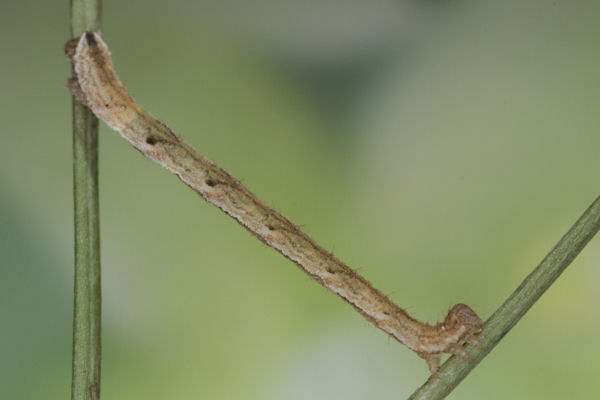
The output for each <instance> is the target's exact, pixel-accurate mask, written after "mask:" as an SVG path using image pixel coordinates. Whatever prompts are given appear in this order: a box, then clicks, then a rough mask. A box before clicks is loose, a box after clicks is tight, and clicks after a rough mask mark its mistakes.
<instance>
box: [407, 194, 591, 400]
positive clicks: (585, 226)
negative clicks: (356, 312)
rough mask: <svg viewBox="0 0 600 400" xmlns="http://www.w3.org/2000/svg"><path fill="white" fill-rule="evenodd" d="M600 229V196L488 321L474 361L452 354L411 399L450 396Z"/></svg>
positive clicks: (431, 398) (475, 352)
mask: <svg viewBox="0 0 600 400" xmlns="http://www.w3.org/2000/svg"><path fill="white" fill-rule="evenodd" d="M599 229H600V197H598V198H597V199H596V200H595V201H594V202H593V203H592V205H591V206H590V207H589V208H588V209H587V210H586V211H585V212H584V213H583V215H582V216H581V217H580V218H579V219H578V220H577V222H575V224H574V225H573V226H572V227H571V229H569V231H568V232H567V233H566V234H565V235H564V236H563V237H562V239H561V240H560V241H559V242H558V243H557V244H556V245H555V246H554V248H553V249H552V250H551V251H550V252H549V253H548V255H546V257H544V259H543V260H542V261H541V262H540V264H539V265H538V266H537V267H536V268H535V269H534V270H533V271H532V272H531V273H530V274H529V276H527V278H525V280H524V281H523V282H522V283H521V285H519V287H518V288H517V289H516V290H515V291H514V292H513V293H512V294H511V295H510V296H509V297H508V299H506V301H505V302H504V304H502V305H501V306H500V308H498V310H496V312H495V313H494V314H493V315H492V316H491V317H490V318H489V319H488V320H487V321H486V322H485V325H484V330H483V333H482V334H481V335H480V336H479V337H478V339H479V341H480V342H481V344H482V345H483V347H482V348H473V347H471V348H470V351H469V352H468V353H469V355H470V357H471V361H465V360H463V359H461V358H458V357H450V359H449V360H448V361H447V362H445V363H444V365H442V367H441V368H440V370H439V376H440V379H432V378H430V379H429V380H428V381H427V382H425V384H423V386H421V387H420V388H419V389H418V390H417V391H416V392H415V393H413V395H412V396H411V397H410V398H409V400H425V399H427V400H436V399H443V398H444V397H446V396H447V395H448V394H449V393H450V392H451V391H452V390H453V389H454V388H455V387H456V386H457V385H458V384H459V383H460V382H461V381H462V380H463V379H464V378H465V377H466V376H467V375H468V374H469V372H471V370H472V369H473V368H475V366H476V365H477V364H478V363H479V362H480V361H481V360H482V359H483V358H484V357H485V356H486V355H487V354H488V353H489V352H490V351H491V350H492V349H493V348H494V346H496V344H498V342H500V340H501V339H502V338H503V337H504V335H506V334H507V333H508V331H509V330H510V329H511V328H512V327H513V326H514V325H515V324H516V323H517V322H518V321H519V320H520V319H521V317H522V316H523V315H524V314H525V313H526V312H527V311H528V310H529V309H530V308H531V306H533V304H535V302H536V301H537V300H538V299H539V298H540V296H541V295H542V294H544V292H545V291H546V290H547V289H548V288H549V287H550V285H552V283H553V282H554V281H555V280H556V279H557V278H558V277H559V276H560V274H561V273H562V272H563V271H564V270H565V268H567V266H569V264H570V263H571V261H573V259H574V258H575V257H576V256H577V255H578V254H579V252H581V250H582V249H583V248H584V247H585V245H586V244H587V243H588V242H589V241H590V240H591V239H592V237H594V235H595V234H596V232H598V230H599Z"/></svg>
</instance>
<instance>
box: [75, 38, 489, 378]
mask: <svg viewBox="0 0 600 400" xmlns="http://www.w3.org/2000/svg"><path fill="white" fill-rule="evenodd" d="M65 52H66V53H67V56H68V57H69V58H70V59H71V62H72V63H73V68H74V71H75V75H76V77H74V78H71V79H70V80H69V81H68V87H69V89H70V91H71V92H72V94H73V95H74V97H75V98H76V99H77V100H78V101H80V102H81V103H83V104H85V105H87V106H88V107H89V108H90V109H91V110H92V112H93V113H94V114H95V115H96V116H97V117H98V118H99V119H101V120H103V121H104V122H105V123H106V124H107V125H108V126H109V127H111V128H112V129H114V130H116V131H118V132H119V133H120V134H121V136H122V137H123V138H124V139H126V140H127V141H128V142H129V143H131V144H132V145H133V146H134V147H135V148H136V149H137V150H139V151H140V152H141V153H142V154H144V155H145V156H146V157H148V158H150V159H151V160H153V161H155V162H156V163H158V164H160V165H161V166H163V167H164V168H166V169H167V170H169V171H171V172H172V173H173V174H175V175H176V176H177V177H178V178H179V179H181V181H183V183H185V184H186V185H187V186H189V187H190V188H191V189H192V190H193V191H195V192H196V193H198V194H199V195H200V196H201V197H202V198H203V199H205V200H206V201H208V202H209V203H211V204H213V205H215V206H216V207H218V208H219V209H221V210H222V211H223V212H225V213H226V214H227V215H229V216H230V217H232V218H233V219H235V220H236V221H237V222H239V223H240V225H242V226H243V227H244V228H246V229H247V230H248V231H250V232H251V233H252V234H253V235H254V236H256V237H257V238H258V239H259V240H260V241H262V242H263V243H265V244H266V245H267V246H270V247H272V248H273V249H275V250H277V251H278V252H280V253H281V254H283V255H284V256H285V257H287V258H289V259H290V260H291V261H293V262H294V263H296V264H297V265H298V267H299V268H300V269H301V270H302V271H304V272H305V273H306V274H307V275H308V276H310V277H311V278H312V279H314V280H315V281H317V282H318V283H319V284H321V285H322V286H324V287H325V288H327V289H328V290H330V291H332V292H333V293H335V294H336V295H338V296H339V297H341V298H342V299H343V300H344V301H346V302H347V303H349V304H350V305H351V306H352V307H354V308H355V309H356V310H357V311H358V312H359V313H360V314H362V315H363V316H364V317H365V318H366V319H367V320H369V321H370V322H372V323H373V324H374V325H375V326H377V327H378V328H379V329H381V330H383V331H384V332H386V333H387V334H388V335H390V336H391V337H393V338H394V339H396V340H397V341H398V342H400V343H402V344H404V345H406V346H407V347H408V348H409V349H411V350H413V351H414V352H416V353H417V354H418V355H419V356H420V357H422V358H423V359H425V361H426V362H427V365H428V367H429V370H430V372H431V373H432V374H433V375H436V376H437V371H438V368H439V365H440V359H441V357H442V355H443V354H444V353H450V354H455V355H457V356H460V357H462V358H465V359H469V356H468V354H467V352H466V351H465V349H464V347H463V345H464V344H465V343H469V344H472V345H476V346H480V343H479V342H478V341H477V339H476V335H477V334H479V333H480V332H481V331H482V330H483V322H482V320H481V319H480V318H479V317H478V316H477V314H476V313H475V312H474V311H473V310H472V309H471V308H470V307H469V306H467V305H465V304H456V305H455V306H453V307H452V308H451V309H450V310H449V311H448V314H447V316H446V317H445V319H444V320H443V321H442V322H440V323H438V324H435V325H430V324H427V323H424V322H421V321H418V320H416V319H415V318H413V317H411V316H410V315H409V314H408V313H407V312H406V311H405V310H404V309H402V308H400V307H399V306H397V305H396V304H395V303H393V302H392V301H391V300H390V299H389V298H388V297H387V296H386V295H384V294H383V293H382V292H380V291H379V290H377V289H376V288H375V287H373V286H372V285H371V283H369V282H368V281H367V280H366V279H365V278H363V277H362V276H360V275H359V274H358V273H357V272H356V271H354V270H353V269H351V268H350V267H349V266H347V265H346V264H344V263H343V262H342V261H340V260H339V259H337V258H336V257H335V256H334V255H333V254H331V253H330V252H328V251H326V250H325V249H324V248H323V247H321V246H319V245H318V244H317V243H316V242H315V241H314V240H313V239H311V238H310V237H309V236H308V235H307V234H305V233H304V232H302V230H301V229H300V228H299V227H298V226H297V225H295V224H293V223H292V222H290V221H289V220H288V219H287V218H286V217H284V216H283V215H281V214H280V213H278V212H277V211H275V210H274V209H273V208H271V207H270V206H268V205H267V204H265V203H264V202H262V201H261V200H260V199H259V198H258V197H257V196H256V195H255V194H254V193H252V192H251V191H250V190H249V189H247V188H246V187H245V186H244V185H242V183H241V182H240V181H239V180H237V179H235V178H234V177H232V176H231V175H230V174H229V173H227V172H226V171H225V170H224V169H222V168H221V167H219V166H217V165H215V164H214V163H213V162H212V161H210V160H208V159H207V158H205V157H204V156H202V155H200V154H198V153H197V152H196V151H195V150H194V149H193V148H192V147H191V146H189V145H188V144H187V143H185V142H184V141H183V140H182V139H181V138H180V137H179V136H178V135H177V134H176V133H175V132H173V131H172V130H171V129H169V128H168V127H167V126H166V125H165V124H164V123H162V122H160V121H159V120H158V119H156V118H154V116H152V115H151V114H150V113H148V112H147V111H144V110H143V109H142V108H141V107H140V106H139V105H138V104H137V103H136V101H135V100H134V99H133V97H132V96H131V95H130V94H129V92H128V91H127V89H126V88H125V87H124V86H123V84H122V83H121V80H120V79H119V76H118V75H117V72H116V70H115V67H114V65H113V61H112V56H111V53H110V51H109V49H108V46H107V45H106V43H104V41H103V40H102V38H101V37H100V35H99V34H97V33H94V32H87V33H85V34H83V35H82V36H81V38H76V39H72V40H71V41H69V42H67V45H66V46H65Z"/></svg>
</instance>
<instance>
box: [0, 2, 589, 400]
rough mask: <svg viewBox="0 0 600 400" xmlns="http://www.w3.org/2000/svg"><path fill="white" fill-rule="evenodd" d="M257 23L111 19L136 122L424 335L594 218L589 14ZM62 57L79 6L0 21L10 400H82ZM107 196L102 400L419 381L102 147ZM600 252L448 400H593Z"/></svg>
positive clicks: (5, 377) (333, 310)
mask: <svg viewBox="0 0 600 400" xmlns="http://www.w3.org/2000/svg"><path fill="white" fill-rule="evenodd" d="M248 3H252V4H246V3H244V2H238V1H225V2H216V1H215V2H196V1H189V0H188V1H186V0H177V1H169V2H167V1H157V0H152V1H141V0H133V1H121V2H119V1H114V0H105V1H104V15H103V19H104V20H103V32H104V35H103V36H104V38H105V40H106V41H107V43H108V44H109V46H110V47H111V49H112V52H113V55H114V58H115V63H116V65H117V68H118V70H119V71H120V74H121V77H122V79H123V81H124V82H125V83H126V84H127V86H128V87H129V89H130V90H131V92H132V93H133V94H134V96H135V97H136V99H137V100H138V101H139V102H140V103H141V104H142V105H143V106H144V107H145V108H146V109H148V110H149V111H151V112H153V113H154V114H155V115H157V116H158V117H159V118H160V119H161V120H163V121H165V122H166V123H167V124H169V126H170V127H171V128H173V129H174V130H175V131H176V132H178V133H180V134H181V135H182V136H183V137H184V138H185V139H186V140H187V141H189V142H190V143H191V144H192V145H193V146H194V147H196V148H197V149H198V151H199V152H200V153H202V154H204V155H206V156H207V157H209V158H210V159H212V160H214V161H215V162H217V163H218V164H219V165H221V166H223V167H224V168H225V169H227V170H228V171H229V172H230V173H232V174H233V175H234V176H236V177H238V178H240V179H242V180H243V181H244V183H245V184H247V186H249V187H250V188H251V189H252V190H253V191H254V192H255V193H257V194H258V195H259V197H261V198H262V199H264V200H265V201H266V202H268V203H269V204H271V205H273V206H274V207H275V208H276V209H278V210H280V211H281V212H282V213H284V214H285V215H286V216H288V217H289V218H290V219H291V220H292V221H294V222H295V223H297V224H300V225H302V226H303V227H304V229H305V230H306V232H307V233H308V234H310V235H311V236H313V237H314V238H315V239H316V240H317V241H318V242H319V243H321V244H322V245H323V246H324V247H326V248H327V249H330V250H332V251H333V252H334V253H335V254H336V255H337V256H338V257H340V258H341V259H342V260H344V261H345V262H347V263H348V264H349V265H350V266H352V267H354V268H357V269H359V271H360V273H361V274H363V275H364V276H365V277H366V278H367V279H369V280H370V281H371V282H372V283H373V284H374V285H375V286H376V287H378V288H380V289H381V290H382V291H384V292H386V293H389V294H390V296H391V298H392V299H393V300H394V301H396V302H397V303H398V304H399V305H401V306H402V307H405V308H407V309H408V310H409V311H410V312H411V313H412V314H413V315H415V316H416V317H417V318H420V319H423V320H428V321H431V322H433V321H436V320H440V319H441V318H442V317H443V316H444V314H445V310H447V308H448V307H450V306H451V305H453V304H454V303H457V302H464V303H467V304H469V305H471V306H472V307H473V308H474V309H475V310H476V311H477V312H478V313H479V314H480V315H481V316H483V317H484V318H487V317H488V316H489V315H490V314H491V313H492V312H493V311H494V310H495V309H496V308H497V307H498V306H499V305H500V304H501V303H502V301H503V300H504V299H505V297H506V296H507V295H508V294H509V293H510V292H511V291H512V290H514V288H515V287H516V286H517V285H518V284H519V283H520V281H521V280H522V279H523V278H524V277H525V276H526V275H527V274H528V272H529V271H530V270H531V269H532V268H533V267H534V266H535V265H536V264H537V262H538V261H539V260H541V258H542V257H543V256H544V255H545V254H546V252H547V251H548V250H549V249H550V248H551V247H552V245H553V244H554V243H555V242H556V241H557V240H558V239H559V238H560V236H561V235H562V234H563V233H564V232H566V230H567V229H568V227H569V226H570V225H571V224H572V223H573V222H574V221H575V219H576V218H577V217H578V216H579V215H580V214H581V213H582V212H583V210H584V209H585V208H586V207H587V206H588V205H589V204H590V203H591V202H592V200H593V199H594V198H595V197H596V196H598V195H599V194H600V185H598V182H599V179H598V176H599V174H598V171H599V170H600V157H598V154H599V149H600V134H599V130H598V127H599V126H600V112H599V111H600V74H598V71H600V47H599V46H598V38H599V37H600V24H598V20H599V19H600V18H599V17H600V3H598V2H569V1H553V2H549V1H541V0H529V1H504V2H498V1H479V2H470V1H448V2H440V1H422V2H414V1H413V2H406V3H402V2H397V3H385V4H384V3H383V2H372V1H371V2H368V1H365V2H363V3H362V5H360V4H361V3H360V2H355V3H356V4H359V5H360V6H361V7H364V8H365V9H364V10H363V9H360V10H359V11H358V12H357V11H356V10H355V9H354V8H353V7H350V6H348V5H347V4H346V3H345V2H338V1H332V2H328V3H327V4H326V5H324V4H321V3H320V2H304V3H302V2H291V3H286V4H285V6H284V5H282V3H280V2H269V1H262V2H248ZM300 5H301V6H300ZM322 8H326V9H327V10H322ZM365 10H366V11H365ZM369 10H373V13H374V14H375V15H380V14H381V15H385V16H386V18H389V19H385V21H383V22H381V23H379V22H378V21H379V20H378V19H377V18H371V14H370V13H369V12H367V11H369ZM382 10H384V11H383V12H382ZM378 13H379V14H378ZM369 18H371V19H369ZM365 21H367V22H365ZM369 21H370V22H369ZM373 21H375V22H373ZM390 21H391V22H390ZM394 21H396V22H394ZM248 22H252V23H248ZM395 23H397V25H394V24H395ZM385 24H388V25H390V26H392V28H393V29H390V32H392V33H388V34H387V36H386V35H383V37H384V39H381V40H380V39H373V40H372V41H371V42H370V41H369V40H371V39H369V40H367V39H365V40H364V42H362V38H364V37H368V36H369V34H368V33H369V32H371V31H372V30H374V31H377V30H378V29H380V28H382V27H385V26H387V25H385ZM323 27H325V29H322V28H323ZM365 27H366V28H365ZM363 28H364V31H365V32H367V33H364V34H363V33H361V32H362V31H361V29H363ZM396 28H401V29H397V30H396ZM319 29H322V31H321V30H319ZM381 30H382V31H385V29H381ZM357 31H358V32H359V33H358V34H357V33H356V32H357ZM68 32H69V11H68V4H67V2H48V1H32V0H25V1H19V2H17V1H12V0H9V1H7V0H2V1H1V3H0V33H1V34H0V48H1V49H2V56H1V62H0V121H2V128H1V129H0V324H1V325H0V328H1V329H0V398H1V399H39V398H44V399H65V398H68V397H69V396H70V374H71V371H70V358H71V324H72V323H71V313H72V281H73V276H72V275H73V273H72V264H73V256H72V246H73V245H72V242H73V240H72V236H73V232H72V192H71V132H70V112H71V108H70V102H71V97H70V95H69V93H68V92H67V90H66V89H65V79H66V78H67V77H68V76H69V74H70V68H69V65H68V63H67V61H66V59H65V58H64V56H63V54H62V46H63V43H64V42H65V41H66V40H67V39H68ZM355 34H356V35H357V36H356V37H357V39H356V40H355V39H354V36H352V35H355ZM311 35H312V36H311ZM395 35H396V36H395ZM390 37H392V38H393V40H389V38H390ZM348 38H350V39H348ZM323 43H325V44H323ZM381 43H383V45H380V44H381ZM321 47H322V48H321ZM319 48H321V50H318V51H317V50H315V49H319ZM347 48H350V50H344V49H347ZM356 49H358V50H356ZM100 179H101V181H100V185H101V187H100V189H101V195H100V197H101V198H100V201H101V230H102V264H103V294H104V310H103V311H104V314H103V318H104V329H103V334H104V342H103V345H104V349H103V371H102V373H103V380H102V397H103V398H104V399H111V400H116V399H146V400H149V399H165V398H175V399H200V398H207V399H208V398H210V399H234V398H237V399H293V400H295V399H345V400H348V399H366V398H378V399H402V398H406V397H407V396H408V395H409V394H410V393H412V392H413V391H414V390H415V389H416V388H417V387H418V386H419V385H420V384H421V383H422V382H423V381H424V380H425V379H426V378H427V377H428V372H427V368H426V365H425V363H424V362H423V360H421V359H419V358H418V357H416V356H415V354H414V353H412V352H411V351H409V350H408V349H407V348H406V347H404V346H401V345H399V344H398V343H396V342H395V341H393V340H391V339H389V338H388V337H387V336H386V335H385V334H383V333H382V332H381V331H379V330H378V329H376V328H374V327H373V326H372V325H370V324H369V323H368V322H367V321H365V320H364V319H363V318H362V317H361V316H360V315H358V314H357V313H356V312H355V311H354V310H352V309H351V308H350V307H348V305H347V304H345V303H344V302H342V301H341V300H340V299H338V298H337V297H335V296H334V295H332V294H331V293H328V292H327V291H326V290H325V289H323V288H322V287H320V286H319V285H317V284H316V283H315V282H313V281H311V280H310V279H309V278H307V277H306V276H305V275H304V274H302V273H301V272H300V271H299V270H298V269H297V268H296V267H295V266H294V265H293V264H292V263H290V262H289V261H287V260H286V259H284V258H283V257H281V256H280V255H278V254H276V253H275V252H274V251H272V250H270V249H268V248H266V247H265V246H263V245H262V244H260V243H259V242H258V241H257V240H256V239H254V238H253V237H252V236H251V235H250V234H249V233H248V232H246V231H245V230H244V229H241V228H240V227H239V226H238V225H237V224H236V223H234V222H233V221H232V220H231V219H229V218H227V217H225V216H224V215H222V214H221V213H220V212H219V211H218V210H217V209H215V208H214V207H212V206H209V205H208V204H207V203H205V202H203V201H202V200H201V199H200V198H199V197H198V196H197V195H196V194H194V193H193V192H192V191H190V190H188V189H187V188H186V187H185V186H183V185H181V183H180V182H179V181H178V179H176V178H174V177H173V176H171V175H170V174H169V173H168V172H166V171H164V170H162V169H161V168H160V167H158V166H157V165H154V164H153V163H151V162H150V161H148V160H146V159H144V158H143V157H142V156H141V155H140V154H139V153H138V152H136V151H135V150H133V149H132V148H131V147H130V146H129V145H128V144H126V142H124V141H123V140H122V139H121V138H120V137H119V136H118V135H117V134H116V133H115V132H113V131H111V130H110V129H109V128H107V127H106V126H105V125H101V128H100ZM599 240H600V239H598V238H596V239H595V240H593V241H592V242H591V243H590V245H589V246H588V247H587V248H586V249H585V250H584V252H583V253H582V254H581V256H580V257H578V258H577V259H576V260H575V262H574V263H573V265H572V266H571V267H570V268H569V269H568V270H567V272H566V273H565V274H564V275H563V276H562V277H561V278H560V279H559V280H558V281H557V283H556V284H555V285H554V286H553V287H552V288H551V289H550V290H549V292H548V293H547V294H546V295H545V296H544V297H543V298H542V299H541V301H540V302H539V303H538V304H536V305H535V306H534V307H533V309H532V310H531V312H530V313H528V314H527V315H526V316H525V317H524V318H523V320H522V321H521V322H520V323H519V324H518V325H517V326H516V327H515V328H514V330H513V331H511V332H510V333H509V334H508V335H507V336H506V337H505V338H504V340H503V341H502V342H501V343H500V345H499V346H498V347H497V348H496V349H495V350H494V351H493V352H492V353H491V354H490V355H489V356H488V357H487V358H486V359H485V360H484V361H483V362H482V363H481V365H480V366H479V367H478V368H476V369H475V370H474V371H473V373H471V375H470V376H469V377H468V378H467V380H466V381H464V382H463V383H462V384H461V385H460V386H459V387H458V388H457V389H456V390H455V391H454V392H453V393H452V395H451V396H450V398H453V399H482V398H485V399H509V398H511V399H514V398H517V399H564V398H578V399H584V398H585V399H593V398H597V396H598V393H600V382H599V381H598V379H597V376H598V374H599V373H600V367H599V366H598V363H597V360H598V358H599V357H600V346H598V340H597V338H598V336H599V335H600V291H599V290H598V286H599V283H600V269H599V268H598V262H599V261H600V243H599Z"/></svg>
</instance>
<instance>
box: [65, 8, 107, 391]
mask: <svg viewBox="0 0 600 400" xmlns="http://www.w3.org/2000/svg"><path fill="white" fill-rule="evenodd" d="M89 30H93V31H99V30H100V0H71V35H72V37H78V36H80V35H81V34H82V33H83V32H85V31H89ZM72 118H73V200H74V225H75V284H74V286H75V287H74V306H73V364H72V373H73V375H72V382H71V399H72V400H98V399H99V397H100V361H101V288H100V230H99V215H98V119H97V118H96V117H95V116H94V115H93V114H92V113H91V112H90V110H89V109H88V108H87V107H85V106H83V105H82V104H81V103H79V102H78V101H76V100H75V99H73V117H72Z"/></svg>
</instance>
